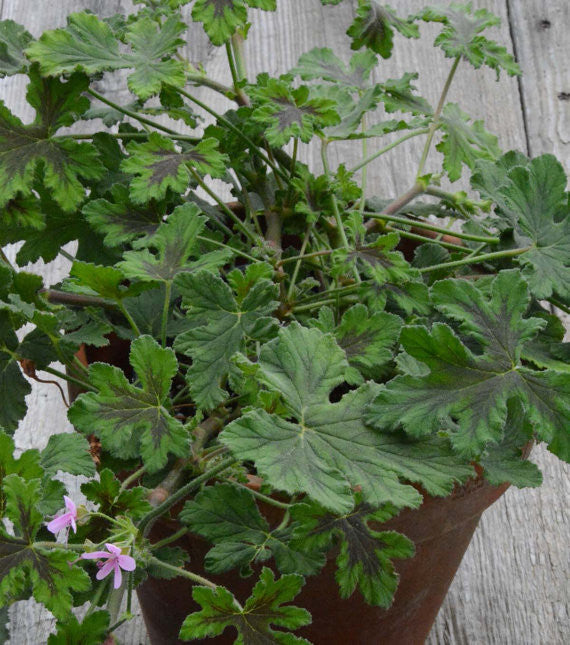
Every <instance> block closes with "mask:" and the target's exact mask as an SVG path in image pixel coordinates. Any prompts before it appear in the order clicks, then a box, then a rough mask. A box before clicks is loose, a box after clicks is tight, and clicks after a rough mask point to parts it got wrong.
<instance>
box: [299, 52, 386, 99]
mask: <svg viewBox="0 0 570 645" xmlns="http://www.w3.org/2000/svg"><path fill="white" fill-rule="evenodd" d="M377 62H378V59H377V58H376V55H375V54H374V53H373V52H371V51H369V50H366V51H364V52H358V53H356V54H354V56H353V57H352V58H351V59H350V63H349V66H348V67H347V66H346V65H345V64H344V63H343V62H342V60H341V59H340V58H338V56H336V54H335V53H334V52H333V50H332V49H328V48H327V47H322V48H315V49H311V51H309V52H307V53H305V54H303V55H302V56H301V57H300V58H299V61H298V62H297V66H296V67H294V68H293V69H292V70H291V73H292V74H297V75H298V76H300V77H301V78H302V79H303V80H304V81H313V80H323V81H328V82H329V83H335V84H340V85H342V86H344V87H347V88H350V89H353V90H366V89H368V87H369V86H370V83H369V82H368V81H369V79H370V74H371V73H372V70H373V69H374V67H376V64H377Z"/></svg>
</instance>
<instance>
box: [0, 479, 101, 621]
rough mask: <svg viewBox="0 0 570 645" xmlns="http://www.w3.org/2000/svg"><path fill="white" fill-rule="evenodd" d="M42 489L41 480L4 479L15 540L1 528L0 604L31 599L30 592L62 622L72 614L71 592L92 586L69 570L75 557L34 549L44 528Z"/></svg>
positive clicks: (80, 572) (82, 574)
mask: <svg viewBox="0 0 570 645" xmlns="http://www.w3.org/2000/svg"><path fill="white" fill-rule="evenodd" d="M40 486H41V481H40V480H39V479H31V480H29V481H25V480H24V479H22V478H21V477H19V476H18V475H16V474H12V475H8V476H7V477H5V478H4V481H3V490H4V494H5V495H6V517H8V518H9V519H10V520H11V521H12V522H13V524H14V531H15V536H11V535H9V534H8V533H7V532H6V530H5V529H4V528H0V604H1V605H4V604H6V603H9V602H12V601H14V600H18V599H20V598H21V597H22V596H23V597H29V595H30V592H31V594H32V595H33V597H34V598H35V599H36V600H37V601H38V602H40V603H42V604H44V605H45V607H46V608H47V609H48V610H49V611H51V612H52V614H53V615H54V616H55V617H56V618H59V619H61V620H63V619H67V618H68V617H69V612H70V611H71V606H72V595H71V592H72V591H85V590H87V589H88V588H89V585H90V583H89V578H88V576H87V574H86V573H85V572H84V571H83V570H82V569H81V568H80V567H72V566H70V560H71V559H72V558H73V554H72V553H70V552H68V551H65V550H63V549H49V550H44V549H41V548H38V547H36V546H35V545H34V539H35V537H36V535H37V533H38V531H39V529H40V527H41V524H42V514H41V513H40V512H39V511H38V509H37V504H39V502H40V500H41V495H42V493H41V488H40ZM60 499H61V498H60Z"/></svg>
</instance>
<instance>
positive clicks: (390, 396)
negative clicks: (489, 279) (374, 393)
mask: <svg viewBox="0 0 570 645" xmlns="http://www.w3.org/2000/svg"><path fill="white" fill-rule="evenodd" d="M432 299H433V302H434V304H435V305H436V307H437V308H438V309H439V310H440V311H442V312H443V313H444V314H445V315H447V316H449V317H450V318H452V319H455V320H457V321H459V322H460V329H461V331H462V332H463V333H464V334H465V335H466V336H467V337H468V338H469V340H470V343H471V344H472V343H473V341H475V342H476V343H478V346H479V348H480V352H479V353H475V352H473V351H471V350H470V349H468V347H467V346H466V345H465V344H463V343H462V342H461V340H460V339H459V338H458V337H457V335H456V334H455V333H454V332H453V331H452V330H451V328H450V327H448V326H447V325H445V324H442V323H435V324H434V325H433V327H432V330H431V332H430V331H428V330H427V329H426V328H425V327H413V326H412V327H406V328H404V329H403V331H402V333H401V336H400V342H401V343H402V345H403V347H404V349H405V351H406V352H407V353H408V354H410V355H411V356H412V357H413V358H415V359H417V360H419V361H421V362H422V363H425V365H426V366H427V367H429V369H430V374H429V375H427V376H423V377H414V376H407V375H406V376H397V377H396V378H394V379H393V380H392V381H390V382H389V383H388V384H387V385H386V386H385V387H384V388H383V389H382V391H381V392H380V394H379V395H378V397H377V398H376V400H375V401H374V403H373V404H372V406H370V408H369V413H368V416H367V419H368V421H369V422H370V423H372V424H373V425H374V426H375V427H377V428H382V429H396V428H398V427H400V426H403V427H404V428H405V429H406V430H407V431H408V432H409V433H410V434H411V435H413V436H420V435H425V434H430V433H436V432H438V431H439V430H441V429H442V427H443V428H447V429H448V430H449V432H450V434H451V439H452V441H453V444H454V446H455V448H456V449H457V450H458V452H459V453H461V454H463V455H466V456H474V455H477V454H480V453H481V451H482V450H483V449H484V448H485V446H487V444H489V443H498V442H500V441H501V439H502V437H503V434H504V426H505V422H506V413H507V401H508V400H509V399H511V398H514V399H518V400H519V401H520V402H521V403H522V404H523V406H524V407H525V409H526V413H527V415H528V417H527V418H528V419H529V420H530V422H531V423H532V424H533V426H534V431H535V433H536V435H537V436H538V437H539V438H540V439H542V440H544V441H547V442H549V448H550V450H551V451H552V452H554V453H555V454H557V455H558V456H559V457H561V458H562V459H566V460H568V459H570V445H569V441H568V439H569V437H568V431H567V427H568V422H569V420H570V377H569V376H568V374H563V373H560V372H555V371H554V370H544V371H540V372H538V371H534V370H531V369H529V368H527V367H523V365H522V364H521V350H522V347H523V345H524V343H525V342H527V341H529V340H530V339H532V338H533V337H534V336H536V334H537V333H538V331H539V330H540V329H541V328H542V327H543V326H544V321H543V320H540V319H537V318H525V317H524V316H525V312H526V309H527V307H528V303H529V296H528V289H527V286H526V283H525V282H524V280H523V279H522V278H521V276H520V274H519V273H518V272H517V271H514V270H512V271H502V272H501V273H499V275H498V276H497V277H496V278H495V279H494V281H493V283H492V287H491V295H490V297H489V298H487V297H485V296H484V295H483V294H482V293H481V292H480V291H479V290H478V289H477V287H476V286H474V285H472V284H470V283H468V282H467V281H465V280H443V281H441V282H438V283H436V284H435V285H434V287H432Z"/></svg>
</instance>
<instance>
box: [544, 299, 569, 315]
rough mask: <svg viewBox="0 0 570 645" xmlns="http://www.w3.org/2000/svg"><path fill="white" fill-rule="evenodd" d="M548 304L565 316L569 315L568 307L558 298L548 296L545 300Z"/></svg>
mask: <svg viewBox="0 0 570 645" xmlns="http://www.w3.org/2000/svg"><path fill="white" fill-rule="evenodd" d="M547 300H548V302H550V304H552V305H554V306H555V307H556V308H557V309H560V311H563V312H564V313H565V314H570V307H568V305H565V304H564V303H563V302H560V300H558V298H555V297H554V296H550V298H547Z"/></svg>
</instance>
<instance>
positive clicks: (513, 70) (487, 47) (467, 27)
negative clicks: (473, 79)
mask: <svg viewBox="0 0 570 645" xmlns="http://www.w3.org/2000/svg"><path fill="white" fill-rule="evenodd" d="M414 19H416V20H418V19H419V20H425V21H426V22H439V23H442V24H443V25H444V27H443V30H442V31H441V33H440V34H439V35H438V36H437V38H436V39H435V41H434V45H438V46H439V47H441V49H442V50H443V51H444V53H445V55H446V56H448V57H449V58H456V57H458V56H459V57H461V58H463V59H464V60H466V61H468V62H469V63H470V64H471V65H473V67H475V68H479V67H481V65H487V66H488V67H490V68H491V69H494V70H495V71H496V72H497V78H499V75H500V73H501V70H504V71H506V72H507V74H508V75H509V76H515V75H518V74H520V73H521V72H520V67H519V66H518V65H517V63H516V62H515V59H514V58H513V57H512V56H511V54H509V53H508V52H507V50H506V49H505V48H504V47H502V46H501V45H498V44H497V43H496V42H494V41H492V40H489V39H488V38H486V37H485V36H482V35H481V32H483V31H484V30H485V29H487V28H488V27H495V26H497V25H499V24H500V20H499V18H498V17H497V16H495V15H494V14H492V13H491V12H490V11H487V9H477V10H476V11H473V5H472V3H471V2H468V3H466V4H459V3H456V2H453V3H451V4H450V5H449V6H448V7H446V6H443V5H440V6H431V7H426V8H425V9H422V10H421V11H420V12H419V13H418V14H416V15H415V16H414Z"/></svg>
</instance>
